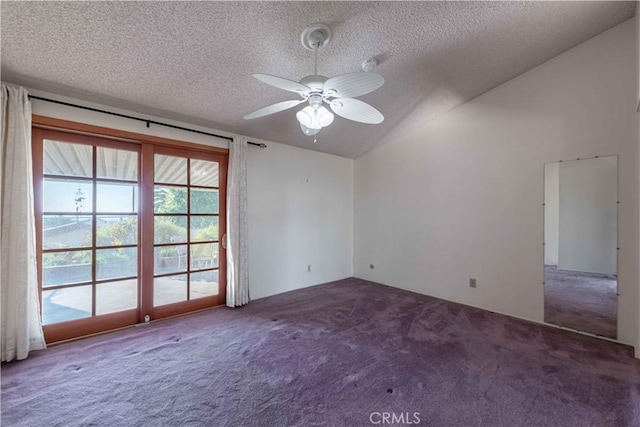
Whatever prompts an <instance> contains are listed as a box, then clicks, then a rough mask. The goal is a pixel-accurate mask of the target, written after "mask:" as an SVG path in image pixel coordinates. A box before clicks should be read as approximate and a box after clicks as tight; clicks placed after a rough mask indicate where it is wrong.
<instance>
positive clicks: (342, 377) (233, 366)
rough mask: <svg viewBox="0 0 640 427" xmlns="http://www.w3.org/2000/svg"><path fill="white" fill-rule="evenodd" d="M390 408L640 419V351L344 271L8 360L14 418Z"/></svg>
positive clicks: (5, 400)
mask: <svg viewBox="0 0 640 427" xmlns="http://www.w3.org/2000/svg"><path fill="white" fill-rule="evenodd" d="M383 412H387V413H392V414H393V415H395V416H396V420H399V419H400V417H401V416H402V417H405V418H404V420H405V421H409V420H410V421H412V422H413V424H414V425H415V424H416V421H417V419H419V420H420V423H419V425H425V426H480V425H482V426H509V427H512V426H638V425H640V360H636V359H633V356H632V349H631V348H630V347H626V346H622V345H618V344H613V343H610V342H606V341H602V340H598V339H595V338H591V337H586V336H582V335H579V334H574V333H571V332H567V331H562V330H559V329H555V328H552V327H546V326H542V325H537V324H533V323H529V322H525V321H521V320H517V319H514V318H510V317H506V316H502V315H498V314H494V313H490V312H487V311H483V310H480V309H475V308H471V307H468V306H463V305H459V304H454V303H450V302H446V301H443V300H439V299H435V298H431V297H427V296H423V295H418V294H414V293H411V292H406V291H403V290H399V289H394V288H390V287H386V286H382V285H378V284H375V283H371V282H367V281H363V280H359V279H345V280H341V281H338V282H333V283H329V284H324V285H319V286H315V287H311V288H306V289H302V290H298V291H293V292H289V293H286V294H281V295H277V296H274V297H270V298H265V299H261V300H257V301H253V302H251V303H250V304H249V305H248V306H246V307H244V308H241V309H233V310H232V309H227V308H219V309H213V310H209V311H206V312H201V313H197V314H194V315H190V316H184V317H180V318H175V319H171V320H165V321H160V322H156V323H153V324H151V325H147V326H141V327H136V328H131V329H128V330H124V331H119V332H115V333H112V334H108V335H103V336H98V337H92V338H88V339H85V340H80V341H77V342H73V343H69V344H64V345H60V346H57V347H53V348H50V349H48V350H45V351H41V352H37V353H34V354H33V355H32V356H31V357H29V358H28V359H27V360H25V361H21V362H12V363H8V364H4V365H3V366H2V425H3V426H16V425H17V426H78V425H87V426H88V425H91V426H184V425H187V426H201V425H202V426H204V425H206V426H261V427H265V426H285V425H286V426H312V425H327V426H370V425H373V424H372V423H371V422H372V421H374V422H378V424H379V425H382V424H381V422H382V419H383V418H382V417H383V414H382V413H383ZM414 413H419V414H418V415H417V417H418V418H417V419H416V418H414V416H415V415H416V414H414ZM408 416H410V417H411V418H408ZM387 420H393V418H391V415H389V416H388V418H387ZM407 424H408V423H407ZM386 425H388V424H386ZM396 425H398V424H397V423H396Z"/></svg>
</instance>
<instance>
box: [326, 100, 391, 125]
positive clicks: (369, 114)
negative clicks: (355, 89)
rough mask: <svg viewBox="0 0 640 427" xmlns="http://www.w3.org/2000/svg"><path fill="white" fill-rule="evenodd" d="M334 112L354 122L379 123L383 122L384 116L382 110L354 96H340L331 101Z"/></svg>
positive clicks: (330, 104)
mask: <svg viewBox="0 0 640 427" xmlns="http://www.w3.org/2000/svg"><path fill="white" fill-rule="evenodd" d="M329 106H330V107H331V109H332V110H333V112H334V113H336V114H337V115H339V116H340V117H343V118H345V119H348V120H353V121H354V122H360V123H367V124H372V125H377V124H378V123H382V121H383V120H384V116H383V115H382V113H380V111H378V110H376V109H375V108H373V107H372V106H371V105H369V104H367V103H366V102H362V101H360V100H359V99H353V98H339V99H334V100H332V101H331V102H329Z"/></svg>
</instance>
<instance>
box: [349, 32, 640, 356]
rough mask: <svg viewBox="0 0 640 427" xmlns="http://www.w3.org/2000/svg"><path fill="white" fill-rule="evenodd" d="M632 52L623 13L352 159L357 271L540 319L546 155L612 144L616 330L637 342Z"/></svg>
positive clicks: (573, 154)
mask: <svg viewBox="0 0 640 427" xmlns="http://www.w3.org/2000/svg"><path fill="white" fill-rule="evenodd" d="M637 55H638V53H637V51H636V50H635V33H634V26H633V22H632V21H631V20H629V21H627V22H624V23H622V24H620V25H618V26H617V27H615V28H612V29H611V30H609V31H607V32H605V33H603V34H601V35H599V36H597V37H595V38H593V39H591V40H588V41H587V42H585V43H582V44H581V45H579V46H577V47H575V48H574V49H572V50H570V51H568V52H566V53H564V54H562V55H559V56H557V57H555V58H553V59H552V60H550V61H548V62H546V63H544V64H542V65H540V66H538V67H536V68H534V69H533V70H530V71H529V72H527V73H524V74H522V75H520V76H518V77H516V78H515V79H513V80H511V81H509V82H507V83H505V84H503V85H501V86H499V87H497V88H495V89H493V90H491V91H489V92H487V93H485V94H484V95H482V96H479V97H478V98H476V99H474V100H472V101H470V102H468V103H466V104H464V105H462V106H460V107H459V108H457V109H455V110H453V111H451V112H449V113H447V114H445V115H443V116H441V117H439V118H438V119H436V120H433V121H428V122H424V123H421V124H417V125H411V124H409V123H407V124H405V125H402V124H401V125H400V126H399V127H398V128H396V130H395V131H394V132H392V133H391V134H389V135H388V136H387V137H386V138H385V141H386V143H385V144H384V145H382V146H380V147H378V148H376V149H374V150H372V151H370V152H369V153H367V154H365V155H364V156H362V157H360V158H358V159H356V165H355V264H354V270H355V274H356V276H358V277H362V278H366V279H370V280H374V281H377V282H381V283H385V284H388V285H391V286H396V287H400V288H404V289H410V290H413V291H416V292H421V293H424V294H428V295H433V296H436V297H440V298H444V299H447V300H452V301H457V302H461V303H464V304H469V305H473V306H477V307H482V308H485V309H489V310H492V311H497V312H502V313H507V314H510V315H513V316H518V317H522V318H526V319H531V320H534V321H538V322H542V321H543V313H544V310H543V285H542V282H543V261H544V251H543V248H542V240H543V233H544V230H543V210H542V202H543V194H542V193H543V186H544V177H543V164H544V163H548V162H553V161H558V160H566V159H575V158H578V157H581V158H584V157H591V156H596V155H600V156H603V155H611V154H618V155H619V156H620V164H619V172H620V200H621V211H620V222H619V230H620V248H621V250H620V253H619V256H620V263H619V266H620V269H619V292H620V299H619V310H618V316H619V318H618V324H619V328H618V337H619V340H620V341H622V342H626V343H631V344H638V337H639V334H638V301H639V297H638V271H637V265H638V229H637V228H638V214H637V212H638V169H637V163H636V159H637V144H638V139H637V138H638V135H637V132H638V126H637V117H636V112H635V110H636V102H637V99H636V90H635V87H636V84H637V78H638V76H637V74H636V71H635V70H636V61H637V59H636V58H637ZM452 89H455V88H452ZM370 264H374V265H375V269H373V270H372V269H370V268H369V265H370ZM471 277H474V278H477V279H478V282H477V288H476V289H472V288H470V287H469V278H471Z"/></svg>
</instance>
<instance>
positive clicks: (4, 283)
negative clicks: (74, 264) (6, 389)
mask: <svg viewBox="0 0 640 427" xmlns="http://www.w3.org/2000/svg"><path fill="white" fill-rule="evenodd" d="M1 102H2V118H1V126H2V130H1V133H2V151H0V156H1V157H0V191H1V192H2V198H1V203H2V210H1V211H0V238H1V239H0V240H1V241H2V246H1V254H2V258H1V261H0V290H1V295H0V296H1V304H2V314H1V317H2V318H1V321H2V336H1V337H0V341H1V342H2V361H3V362H5V361H10V360H13V359H18V360H20V359H24V358H26V357H27V355H28V354H29V352H30V351H32V350H39V349H42V348H45V347H46V344H45V342H44V335H43V333H42V322H41V319H40V299H39V295H38V275H37V265H36V232H35V216H34V212H33V164H32V158H31V103H30V102H29V94H28V93H27V91H26V90H24V88H21V87H13V86H7V85H4V84H2V100H1Z"/></svg>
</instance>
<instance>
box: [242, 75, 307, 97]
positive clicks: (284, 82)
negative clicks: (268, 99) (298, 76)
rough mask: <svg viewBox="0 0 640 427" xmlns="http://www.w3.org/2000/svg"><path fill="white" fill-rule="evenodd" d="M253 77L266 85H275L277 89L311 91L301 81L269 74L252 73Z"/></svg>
mask: <svg viewBox="0 0 640 427" xmlns="http://www.w3.org/2000/svg"><path fill="white" fill-rule="evenodd" d="M253 77H255V78H256V79H258V80H260V81H261V82H264V83H266V84H268V85H271V86H275V87H277V88H278V89H284V90H288V91H289V92H296V93H306V92H309V91H311V89H309V88H308V87H307V86H305V85H303V84H301V83H298V82H294V81H293V80H288V79H283V78H282V77H276V76H272V75H270V74H254V75H253Z"/></svg>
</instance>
